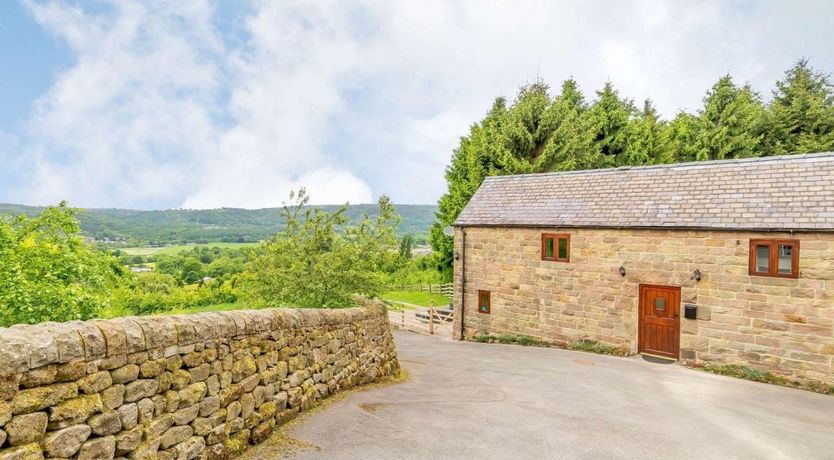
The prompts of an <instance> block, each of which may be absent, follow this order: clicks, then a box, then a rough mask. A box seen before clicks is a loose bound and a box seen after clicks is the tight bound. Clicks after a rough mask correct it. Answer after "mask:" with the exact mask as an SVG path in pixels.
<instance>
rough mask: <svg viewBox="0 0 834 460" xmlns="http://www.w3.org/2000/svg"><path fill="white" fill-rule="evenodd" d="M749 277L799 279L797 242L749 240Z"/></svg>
mask: <svg viewBox="0 0 834 460" xmlns="http://www.w3.org/2000/svg"><path fill="white" fill-rule="evenodd" d="M750 275H756V276H775V277H780V278H798V277H799V240H750Z"/></svg>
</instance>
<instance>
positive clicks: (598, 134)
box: [589, 82, 635, 166]
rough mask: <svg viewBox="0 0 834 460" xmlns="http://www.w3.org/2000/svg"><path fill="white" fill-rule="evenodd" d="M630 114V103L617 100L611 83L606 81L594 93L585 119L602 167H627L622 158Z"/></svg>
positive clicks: (631, 107)
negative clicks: (587, 121) (603, 163)
mask: <svg viewBox="0 0 834 460" xmlns="http://www.w3.org/2000/svg"><path fill="white" fill-rule="evenodd" d="M634 113H635V108H634V103H633V102H631V100H629V99H623V98H621V97H620V95H619V93H618V92H617V90H616V89H614V85H612V84H611V82H606V83H605V86H603V88H602V89H601V90H599V91H597V99H596V101H594V103H593V104H592V105H591V109H590V113H589V118H590V123H591V129H593V133H594V136H593V143H594V147H595V148H596V149H597V150H599V151H600V152H601V153H602V155H603V158H604V159H605V160H604V161H605V165H606V166H614V165H624V164H628V163H627V158H626V155H625V154H626V145H627V143H628V132H627V131H628V124H629V120H630V119H631V117H632V116H633V115H634Z"/></svg>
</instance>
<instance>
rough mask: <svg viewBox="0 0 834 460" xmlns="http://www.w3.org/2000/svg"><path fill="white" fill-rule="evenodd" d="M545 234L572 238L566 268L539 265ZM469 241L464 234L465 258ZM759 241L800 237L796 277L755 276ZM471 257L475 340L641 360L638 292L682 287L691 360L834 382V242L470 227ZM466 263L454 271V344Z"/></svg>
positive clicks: (468, 317) (827, 237)
mask: <svg viewBox="0 0 834 460" xmlns="http://www.w3.org/2000/svg"><path fill="white" fill-rule="evenodd" d="M542 233H568V234H570V246H571V248H570V262H569V263H561V262H551V261H542V260H541V234H542ZM461 236H462V235H461V230H460V228H458V229H457V230H456V232H455V251H456V252H457V253H458V254H463V252H464V251H463V247H462V246H461V243H462V240H463V239H462V237H461ZM751 238H792V239H798V240H799V241H800V248H801V250H800V255H799V278H798V279H789V278H770V277H763V276H750V275H749V273H748V265H749V247H750V245H749V242H750V239H751ZM465 256H466V262H465V265H466V309H465V317H464V318H463V320H464V327H465V331H464V333H465V336H466V337H467V338H472V336H474V335H475V334H477V333H479V332H489V333H499V334H500V333H511V334H521V335H529V336H532V337H536V338H539V339H543V340H546V341H549V342H555V343H559V344H567V343H570V342H573V341H577V340H582V339H592V340H597V341H600V342H604V343H607V344H611V345H614V346H617V347H621V348H622V349H624V350H625V351H627V352H630V353H636V352H637V345H638V344H637V336H638V333H637V328H638V307H639V298H638V297H639V290H640V285H641V284H656V285H665V286H679V287H680V288H681V308H683V304H687V303H689V304H696V305H697V306H698V314H697V319H695V320H691V319H685V318H684V315H683V312H682V311H681V312H680V318H681V319H680V351H681V360H682V361H684V362H686V363H690V364H696V365H697V364H700V363H703V362H719V363H727V364H743V365H748V366H750V367H754V368H757V369H761V370H766V371H770V372H774V373H777V374H780V375H783V376H785V377H787V378H789V379H796V380H798V381H809V382H823V383H825V384H828V385H834V234H831V233H794V234H790V233H750V232H736V231H677V230H635V229H620V230H617V229H584V228H541V229H534V228H496V227H467V228H466V251H465ZM463 265H464V264H463V263H462V261H460V260H458V261H456V262H455V295H454V306H455V311H456V315H455V318H456V321H457V322H456V324H455V325H454V332H455V334H456V336H457V337H459V336H460V318H461V315H460V305H461V294H462V291H461V283H462V280H463V277H462V275H463V273H462V271H461V270H462V267H463ZM620 266H623V267H624V268H625V269H626V275H625V276H624V277H623V276H620V274H619V272H618V269H619V267H620ZM696 269H698V270H699V271H700V272H701V273H702V279H701V281H696V280H695V279H694V276H693V273H694V271H695V270H696ZM478 290H486V291H490V292H491V303H492V311H491V313H490V314H481V313H478V305H477V302H478Z"/></svg>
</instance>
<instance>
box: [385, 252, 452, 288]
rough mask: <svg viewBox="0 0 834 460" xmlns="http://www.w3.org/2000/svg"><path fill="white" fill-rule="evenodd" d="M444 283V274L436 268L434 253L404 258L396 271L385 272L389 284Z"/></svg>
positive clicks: (386, 281) (386, 282)
mask: <svg viewBox="0 0 834 460" xmlns="http://www.w3.org/2000/svg"><path fill="white" fill-rule="evenodd" d="M443 283H444V280H443V276H442V274H441V273H440V272H438V271H437V270H435V267H434V257H433V256H432V255H421V256H417V257H413V258H411V259H405V258H402V259H401V261H400V263H399V264H398V265H397V266H396V267H395V271H393V272H389V273H386V274H385V284H386V285H388V286H398V285H409V284H443Z"/></svg>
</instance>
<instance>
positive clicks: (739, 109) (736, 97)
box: [695, 75, 763, 160]
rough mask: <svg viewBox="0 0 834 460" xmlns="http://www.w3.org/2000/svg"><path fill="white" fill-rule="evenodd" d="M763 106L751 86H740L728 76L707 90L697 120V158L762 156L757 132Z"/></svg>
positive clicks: (759, 136)
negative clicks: (702, 107)
mask: <svg viewBox="0 0 834 460" xmlns="http://www.w3.org/2000/svg"><path fill="white" fill-rule="evenodd" d="M762 113H763V106H762V103H761V100H760V99H759V96H758V95H757V94H756V93H754V92H753V90H751V89H750V86H749V85H744V86H743V87H738V86H736V85H735V84H734V83H733V79H732V77H730V76H729V75H725V76H723V77H721V78H720V79H719V80H718V82H717V83H716V84H715V85H713V87H712V88H711V89H710V90H709V91H708V92H707V95H706V97H705V98H704V109H703V110H702V111H701V113H700V115H699V117H698V121H699V125H698V136H697V138H696V139H697V146H698V149H697V153H696V157H695V159H696V160H723V159H729V158H749V157H754V156H759V155H760V153H761V151H760V150H759V149H758V147H759V143H760V141H761V135H759V134H758V133H757V128H758V126H757V123H759V122H760V120H761V116H762Z"/></svg>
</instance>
